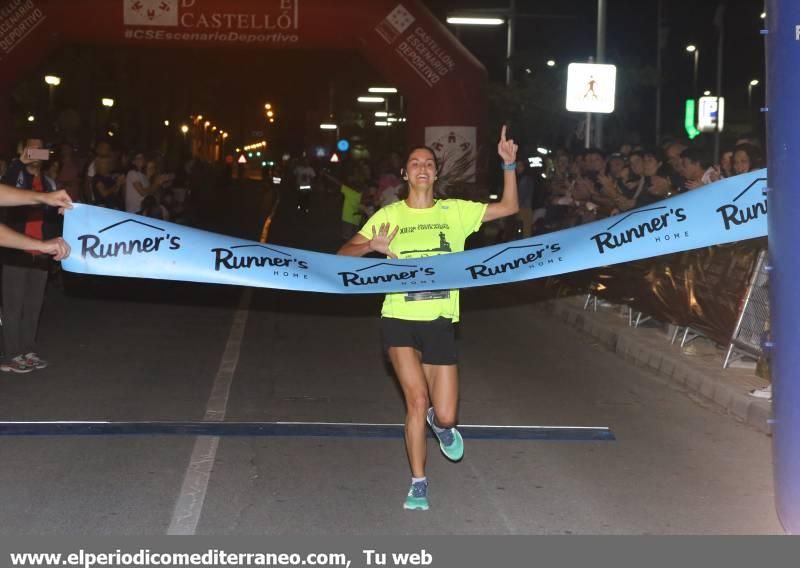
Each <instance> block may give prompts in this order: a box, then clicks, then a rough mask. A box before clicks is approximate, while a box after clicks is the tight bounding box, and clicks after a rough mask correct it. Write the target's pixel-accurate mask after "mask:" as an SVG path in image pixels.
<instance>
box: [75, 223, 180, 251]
mask: <svg viewBox="0 0 800 568" xmlns="http://www.w3.org/2000/svg"><path fill="white" fill-rule="evenodd" d="M127 223H133V224H135V225H141V226H142V227H147V228H148V229H152V230H153V231H157V232H154V233H153V236H150V237H144V238H138V239H122V240H112V241H106V242H103V239H101V238H100V236H99V235H100V234H102V233H106V232H109V231H113V230H114V229H116V228H117V227H120V226H122V225H126V224H127ZM97 233H98V234H97V235H93V234H88V235H79V236H78V240H79V241H80V243H81V257H82V258H86V257H87V256H90V257H92V258H116V257H118V256H131V255H134V254H152V253H157V252H160V251H163V250H178V249H179V248H181V238H180V237H179V236H177V235H170V234H169V233H167V231H166V229H162V228H161V227H157V226H156V225H151V224H149V223H143V222H142V221H137V220H136V219H125V220H124V221H120V222H119V223H114V224H113V225H109V226H108V227H105V228H104V229H100V230H99V231H97Z"/></svg>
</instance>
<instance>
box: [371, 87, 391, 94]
mask: <svg viewBox="0 0 800 568" xmlns="http://www.w3.org/2000/svg"><path fill="white" fill-rule="evenodd" d="M367 90H368V91H369V92H370V93H390V94H395V93H397V89H395V88H394V87H370V88H369V89H367Z"/></svg>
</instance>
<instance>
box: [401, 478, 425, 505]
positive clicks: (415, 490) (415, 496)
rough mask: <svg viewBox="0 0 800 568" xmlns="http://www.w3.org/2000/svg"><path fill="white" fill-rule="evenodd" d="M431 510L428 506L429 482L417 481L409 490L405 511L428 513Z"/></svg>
mask: <svg viewBox="0 0 800 568" xmlns="http://www.w3.org/2000/svg"><path fill="white" fill-rule="evenodd" d="M428 508H429V505H428V482H427V480H426V481H417V482H416V483H412V484H411V487H410V488H409V489H408V496H407V497H406V502H405V503H403V509H408V510H411V511H413V510H414V509H418V510H420V511H427V510H428Z"/></svg>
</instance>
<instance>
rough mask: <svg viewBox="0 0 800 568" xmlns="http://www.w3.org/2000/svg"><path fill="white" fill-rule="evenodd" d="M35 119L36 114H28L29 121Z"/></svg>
mask: <svg viewBox="0 0 800 568" xmlns="http://www.w3.org/2000/svg"><path fill="white" fill-rule="evenodd" d="M35 120H36V117H35V116H33V115H32V114H29V115H28V122H34V121H35Z"/></svg>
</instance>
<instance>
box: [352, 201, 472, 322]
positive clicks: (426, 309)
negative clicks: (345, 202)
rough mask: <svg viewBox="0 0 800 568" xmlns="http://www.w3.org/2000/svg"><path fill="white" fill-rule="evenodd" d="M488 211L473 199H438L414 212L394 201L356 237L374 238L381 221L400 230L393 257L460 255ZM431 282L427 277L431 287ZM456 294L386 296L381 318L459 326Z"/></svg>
mask: <svg viewBox="0 0 800 568" xmlns="http://www.w3.org/2000/svg"><path fill="white" fill-rule="evenodd" d="M486 207H487V205H486V203H478V202H476V201H465V200H463V199H442V200H439V201H436V203H435V204H434V205H433V207H429V208H427V209H413V208H411V207H409V206H408V205H407V204H406V202H405V201H397V202H395V203H392V204H391V205H387V206H386V207H384V208H383V209H381V210H379V211H378V212H377V213H375V215H373V216H372V217H371V218H370V219H369V221H367V223H366V224H365V225H364V227H362V229H361V230H360V231H359V234H360V235H361V236H363V237H364V238H367V239H372V228H373V227H375V232H376V233H377V232H378V231H379V230H380V226H381V224H382V223H389V225H390V227H389V234H391V232H392V231H394V229H395V227H397V226H398V225H399V226H400V230H399V231H398V232H397V235H396V236H395V238H394V240H393V241H392V244H391V245H390V247H389V248H390V249H391V251H392V252H393V253H394V254H396V255H397V258H421V257H427V256H438V255H440V254H447V253H451V252H461V251H463V250H464V241H466V239H467V237H468V236H469V235H471V234H472V233H474V232H475V231H477V230H478V229H479V228H480V226H481V223H482V220H483V215H484V214H485V213H486ZM435 278H436V277H435V276H434V277H432V278H431V280H433V282H434V283H435ZM458 296H459V293H458V290H439V291H435V292H417V293H406V292H400V293H396V294H387V295H386V299H385V300H384V301H383V309H381V315H382V316H383V317H387V318H397V319H404V320H413V321H433V320H435V319H437V318H439V317H444V318H448V319H451V320H453V322H457V321H458V319H459V305H458Z"/></svg>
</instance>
